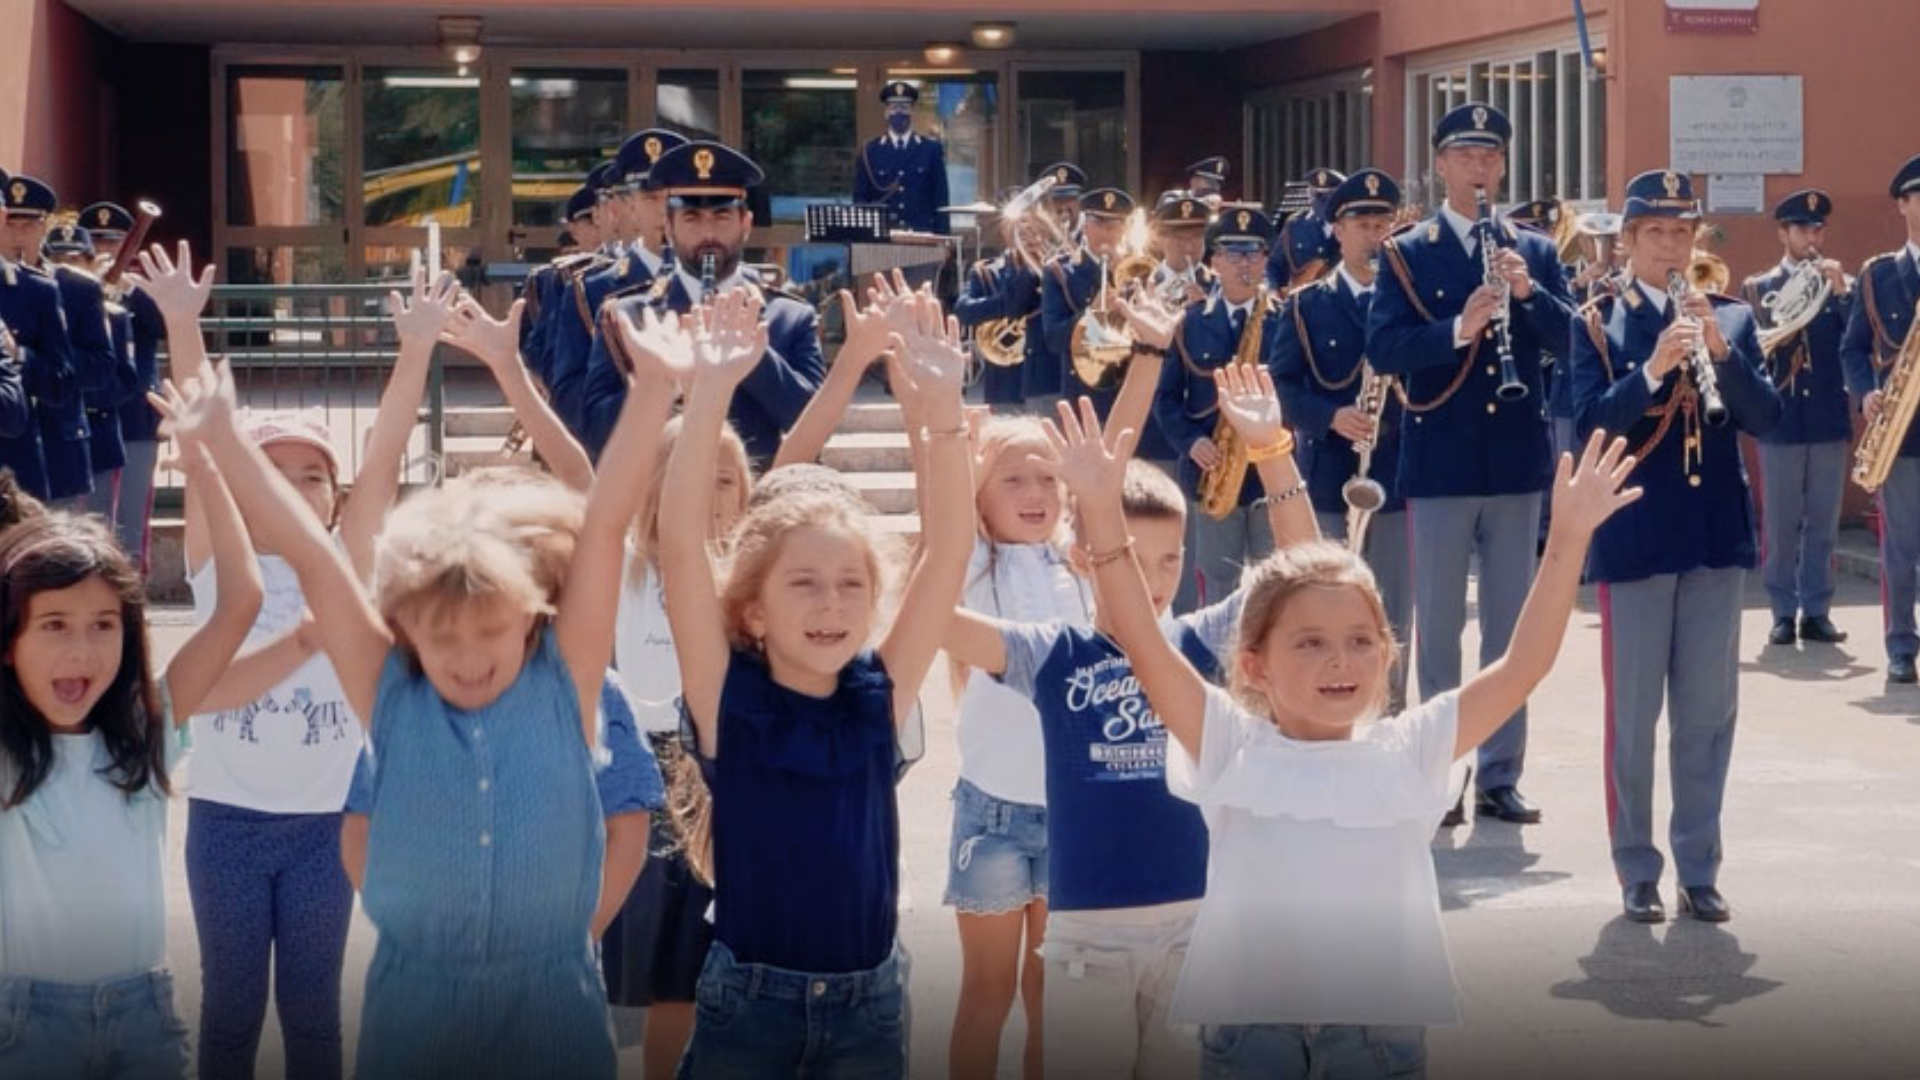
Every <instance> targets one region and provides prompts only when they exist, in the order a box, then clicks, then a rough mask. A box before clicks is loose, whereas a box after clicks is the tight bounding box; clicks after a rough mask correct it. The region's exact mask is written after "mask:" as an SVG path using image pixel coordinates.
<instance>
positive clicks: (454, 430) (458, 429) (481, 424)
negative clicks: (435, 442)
mask: <svg viewBox="0 0 1920 1080" xmlns="http://www.w3.org/2000/svg"><path fill="white" fill-rule="evenodd" d="M512 430H513V409H512V408H511V407H509V406H506V405H469V406H465V407H462V408H450V409H448V410H447V436H448V438H452V437H454V436H456V435H459V436H466V435H476V436H478V435H487V436H491V437H493V438H494V439H504V438H506V436H507V432H509V431H512Z"/></svg>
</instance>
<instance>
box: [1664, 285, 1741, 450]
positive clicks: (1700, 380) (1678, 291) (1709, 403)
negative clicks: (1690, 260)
mask: <svg viewBox="0 0 1920 1080" xmlns="http://www.w3.org/2000/svg"><path fill="white" fill-rule="evenodd" d="M1686 298H1687V279H1686V278H1684V277H1681V276H1680V271H1678V270H1669V271H1667V303H1669V304H1671V305H1673V313H1674V317H1675V318H1682V317H1683V316H1682V315H1681V314H1680V304H1681V302H1682V301H1684V300H1685V299H1686ZM1687 370H1689V371H1691V372H1692V373H1693V385H1694V388H1695V389H1697V390H1699V391H1700V411H1701V412H1703V413H1704V414H1706V417H1707V423H1709V424H1713V425H1715V426H1718V425H1720V424H1724V423H1726V422H1727V405H1726V403H1725V402H1723V401H1721V400H1720V376H1718V375H1716V374H1714V371H1713V357H1712V356H1711V355H1710V354H1708V352H1707V339H1706V338H1705V337H1704V336H1702V337H1701V339H1700V340H1699V341H1697V342H1695V343H1694V346H1693V348H1691V349H1688V350H1687Z"/></svg>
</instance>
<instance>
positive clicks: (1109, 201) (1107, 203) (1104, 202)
mask: <svg viewBox="0 0 1920 1080" xmlns="http://www.w3.org/2000/svg"><path fill="white" fill-rule="evenodd" d="M1100 205H1101V206H1103V207H1105V208H1106V209H1108V210H1111V209H1113V192H1111V191H1109V192H1107V194H1106V196H1105V197H1104V198H1102V199H1101V200H1100Z"/></svg>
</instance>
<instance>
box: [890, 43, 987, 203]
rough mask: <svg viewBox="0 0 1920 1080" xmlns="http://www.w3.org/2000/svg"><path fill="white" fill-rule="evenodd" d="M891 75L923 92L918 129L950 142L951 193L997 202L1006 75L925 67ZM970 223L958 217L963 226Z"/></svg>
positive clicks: (947, 147) (917, 110) (916, 115)
mask: <svg viewBox="0 0 1920 1080" xmlns="http://www.w3.org/2000/svg"><path fill="white" fill-rule="evenodd" d="M884 74H885V77H886V80H887V81H888V82H892V81H893V80H895V79H903V80H905V81H907V82H910V83H912V84H913V85H914V86H915V87H917V88H918V89H919V91H920V104H919V105H918V106H916V107H915V109H914V114H913V126H914V130H916V131H919V132H920V133H921V134H923V135H931V136H933V137H934V138H936V139H939V140H940V141H941V142H942V143H944V144H945V153H946V158H947V195H948V197H949V198H950V199H952V200H953V203H954V204H955V205H958V204H961V203H970V202H973V201H974V200H976V199H985V200H987V201H989V202H991V201H994V195H995V194H996V193H995V192H994V191H993V190H992V189H991V179H990V178H991V177H993V176H996V175H998V173H999V168H998V163H999V153H1000V139H999V135H1000V80H999V76H998V75H996V74H995V73H994V72H991V71H946V70H942V71H919V70H913V69H906V68H895V69H890V70H888V71H886V72H885V73H884ZM960 224H964V222H955V225H956V226H958V225H960Z"/></svg>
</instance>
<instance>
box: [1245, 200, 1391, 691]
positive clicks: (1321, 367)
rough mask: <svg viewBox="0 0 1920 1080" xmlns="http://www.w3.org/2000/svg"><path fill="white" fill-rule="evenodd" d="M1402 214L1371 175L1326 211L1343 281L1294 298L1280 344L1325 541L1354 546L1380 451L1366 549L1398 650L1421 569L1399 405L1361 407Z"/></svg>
mask: <svg viewBox="0 0 1920 1080" xmlns="http://www.w3.org/2000/svg"><path fill="white" fill-rule="evenodd" d="M1399 207H1400V186H1399V185H1398V184H1396V183H1394V182H1393V177H1391V176H1389V175H1387V174H1386V173H1384V172H1382V171H1381V170H1379V169H1362V170H1360V171H1359V172H1356V173H1354V174H1353V175H1352V176H1350V177H1348V178H1347V179H1346V182H1344V183H1342V184H1341V185H1340V186H1339V187H1338V188H1336V189H1335V190H1334V192H1333V195H1332V197H1330V198H1329V199H1328V201H1327V216H1328V217H1329V219H1331V220H1332V222H1333V233H1334V238H1335V239H1336V240H1337V241H1338V243H1339V245H1340V264H1339V265H1338V266H1337V267H1336V268H1335V269H1334V272H1333V273H1331V274H1328V275H1327V276H1325V277H1323V278H1321V279H1320V280H1319V281H1317V282H1315V283H1314V284H1312V285H1309V286H1307V287H1306V288H1304V289H1300V290H1298V291H1297V292H1295V293H1294V294H1293V297H1292V299H1291V301H1290V302H1289V304H1288V305H1287V311H1286V313H1285V314H1283V315H1282V316H1281V318H1280V325H1279V332H1278V334H1277V335H1276V338H1275V342H1274V361H1273V366H1274V383H1275V385H1276V386H1278V388H1279V390H1280V403H1281V411H1282V412H1283V413H1284V414H1285V415H1286V416H1287V418H1288V419H1290V420H1292V421H1293V425H1294V429H1295V431H1296V432H1297V433H1298V434H1299V436H1300V441H1299V444H1298V449H1297V450H1296V453H1297V455H1298V457H1299V459H1300V474H1301V475H1302V476H1304V477H1306V480H1307V492H1308V494H1309V495H1310V496H1311V497H1312V499H1313V510H1314V515H1315V516H1316V517H1317V518H1319V520H1320V535H1322V536H1324V537H1326V538H1328V539H1330V540H1345V539H1347V511H1348V507H1347V501H1346V497H1345V493H1344V491H1345V488H1346V485H1347V484H1348V483H1349V482H1351V481H1353V480H1354V479H1355V478H1357V477H1359V476H1360V475H1361V474H1360V471H1359V466H1360V459H1359V454H1358V453H1357V451H1356V444H1360V443H1371V444H1372V446H1373V451H1372V455H1371V460H1370V462H1369V466H1368V469H1367V472H1366V474H1365V475H1366V478H1367V479H1371V480H1372V481H1374V482H1375V483H1377V484H1379V485H1380V487H1381V489H1382V490H1384V491H1385V492H1386V502H1385V503H1383V504H1382V505H1381V506H1380V508H1379V509H1378V510H1376V511H1374V513H1373V517H1372V522H1371V524H1370V525H1369V526H1368V527H1367V531H1366V540H1365V544H1364V546H1363V547H1362V549H1361V553H1362V556H1363V557H1364V558H1365V559H1366V562H1367V565H1368V566H1369V567H1371V568H1372V570H1373V578H1374V582H1375V583H1376V584H1377V585H1378V586H1379V588H1380V597H1381V599H1382V600H1383V601H1384V602H1385V603H1386V611H1387V623H1388V625H1389V626H1391V627H1392V628H1393V636H1394V640H1396V641H1400V642H1406V641H1408V640H1410V638H1411V636H1412V630H1413V623H1412V616H1413V566H1412V564H1411V562H1410V560H1409V555H1408V546H1407V522H1406V501H1405V500H1404V499H1402V498H1401V497H1400V493H1399V492H1398V491H1397V490H1396V487H1397V483H1396V477H1397V475H1398V473H1399V471H1400V463H1399V453H1400V425H1401V423H1402V418H1401V410H1400V403H1399V402H1398V401H1397V400H1396V399H1395V398H1394V396H1393V394H1392V393H1391V392H1389V390H1388V388H1387V387H1385V386H1384V385H1382V386H1379V387H1378V389H1379V390H1380V392H1381V393H1382V395H1383V397H1384V402H1383V404H1382V405H1381V406H1380V411H1379V412H1378V413H1377V414H1375V415H1369V414H1368V413H1367V412H1366V411H1364V410H1363V409H1362V408H1361V406H1360V403H1359V398H1360V395H1361V391H1362V390H1363V388H1364V384H1365V382H1366V381H1367V377H1368V374H1369V373H1368V372H1367V371H1365V370H1363V369H1365V368H1366V367H1367V357H1366V343H1367V341H1366V338H1367V308H1368V307H1369V305H1371V304H1372V303H1373V286H1374V276H1375V273H1376V269H1377V267H1376V265H1375V263H1376V260H1377V258H1378V256H1379V253H1380V245H1381V244H1382V243H1383V242H1385V240H1386V238H1387V233H1388V232H1389V231H1390V230H1391V228H1392V226H1393V215H1394V212H1395V211H1396V210H1398V209H1399ZM1395 668H1396V669H1395V671H1394V673H1393V676H1392V684H1391V686H1390V690H1391V691H1392V701H1393V703H1394V704H1395V706H1396V707H1398V705H1399V704H1401V703H1403V702H1404V701H1405V700H1406V684H1407V673H1406V667H1405V665H1396V666H1395Z"/></svg>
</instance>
